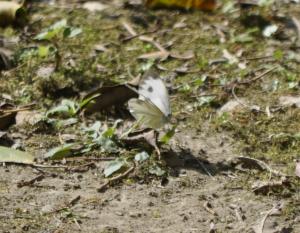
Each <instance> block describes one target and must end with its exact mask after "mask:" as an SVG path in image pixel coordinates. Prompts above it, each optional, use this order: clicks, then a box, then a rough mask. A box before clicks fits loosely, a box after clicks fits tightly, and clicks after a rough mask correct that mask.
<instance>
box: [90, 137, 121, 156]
mask: <svg viewBox="0 0 300 233" xmlns="http://www.w3.org/2000/svg"><path fill="white" fill-rule="evenodd" d="M93 142H95V143H96V144H97V145H99V146H100V147H101V150H102V151H103V152H108V153H116V152H118V147H117V145H116V143H115V142H114V141H112V140H111V139H109V138H105V137H103V136H102V135H101V136H99V137H98V138H96V139H95V140H94V141H93Z"/></svg>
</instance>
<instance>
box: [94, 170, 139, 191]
mask: <svg viewBox="0 0 300 233" xmlns="http://www.w3.org/2000/svg"><path fill="white" fill-rule="evenodd" d="M134 168H135V166H132V167H130V168H129V169H128V170H127V171H125V172H124V173H122V174H120V175H118V176H115V177H113V178H111V179H109V180H107V181H106V182H105V183H104V184H102V185H101V186H100V187H99V188H98V189H97V191H98V192H103V191H104V189H105V188H106V187H107V186H108V185H110V184H111V183H112V182H114V181H117V180H121V179H123V178H124V177H126V176H127V175H129V173H131V172H132V171H133V170H134Z"/></svg>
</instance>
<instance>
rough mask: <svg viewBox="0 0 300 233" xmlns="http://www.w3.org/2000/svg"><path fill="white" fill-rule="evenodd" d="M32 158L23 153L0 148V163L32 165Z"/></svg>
mask: <svg viewBox="0 0 300 233" xmlns="http://www.w3.org/2000/svg"><path fill="white" fill-rule="evenodd" d="M33 161H34V157H33V156H32V155H31V154H29V153H27V152H24V151H20V150H15V149H12V148H9V147H3V146H0V162H11V163H23V164H33Z"/></svg>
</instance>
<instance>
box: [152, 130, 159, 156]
mask: <svg viewBox="0 0 300 233" xmlns="http://www.w3.org/2000/svg"><path fill="white" fill-rule="evenodd" d="M154 133H155V143H154V145H153V146H154V149H155V151H156V153H157V157H158V159H159V160H161V153H160V150H159V148H158V146H157V143H156V142H157V141H158V132H157V131H154Z"/></svg>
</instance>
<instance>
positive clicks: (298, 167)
mask: <svg viewBox="0 0 300 233" xmlns="http://www.w3.org/2000/svg"><path fill="white" fill-rule="evenodd" d="M295 174H296V176H298V177H299V178H300V160H297V161H296V168H295Z"/></svg>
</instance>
